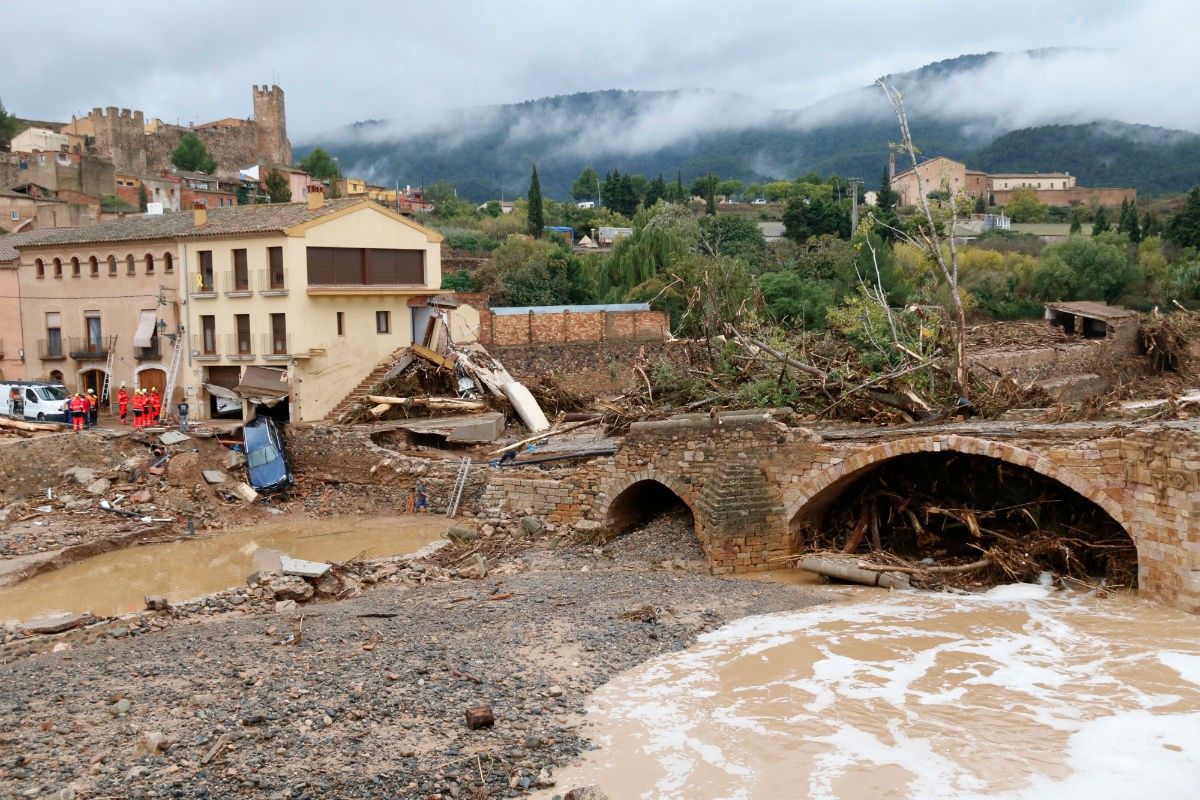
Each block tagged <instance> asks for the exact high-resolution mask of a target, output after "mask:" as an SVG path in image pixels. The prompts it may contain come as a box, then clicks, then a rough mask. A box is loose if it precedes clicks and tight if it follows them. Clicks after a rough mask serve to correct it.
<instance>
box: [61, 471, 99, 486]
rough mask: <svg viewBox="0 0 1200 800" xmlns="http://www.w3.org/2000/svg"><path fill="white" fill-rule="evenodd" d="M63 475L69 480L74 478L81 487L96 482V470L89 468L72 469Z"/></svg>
mask: <svg viewBox="0 0 1200 800" xmlns="http://www.w3.org/2000/svg"><path fill="white" fill-rule="evenodd" d="M63 474H64V475H65V476H66V477H68V478H74V479H75V482H76V483H78V484H79V485H80V486H87V485H88V484H89V483H91V482H92V481H94V480H96V470H94V469H89V468H87V467H71V468H70V469H69V470H67V471H66V472H65V473H63Z"/></svg>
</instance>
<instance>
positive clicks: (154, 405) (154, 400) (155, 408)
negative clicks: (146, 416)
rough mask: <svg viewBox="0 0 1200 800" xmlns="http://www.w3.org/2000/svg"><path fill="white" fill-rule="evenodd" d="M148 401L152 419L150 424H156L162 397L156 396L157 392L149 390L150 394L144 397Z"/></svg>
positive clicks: (160, 410) (160, 409)
mask: <svg viewBox="0 0 1200 800" xmlns="http://www.w3.org/2000/svg"><path fill="white" fill-rule="evenodd" d="M146 399H147V400H148V401H149V402H150V419H152V420H153V422H152V423H150V424H152V425H157V424H158V418H159V416H160V415H161V414H162V398H161V397H159V396H158V392H156V391H151V392H150V396H149V397H147V398H146Z"/></svg>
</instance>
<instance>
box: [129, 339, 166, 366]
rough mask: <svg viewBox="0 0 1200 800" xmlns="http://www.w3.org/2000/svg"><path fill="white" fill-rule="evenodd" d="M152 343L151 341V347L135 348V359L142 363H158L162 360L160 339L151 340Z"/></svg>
mask: <svg viewBox="0 0 1200 800" xmlns="http://www.w3.org/2000/svg"><path fill="white" fill-rule="evenodd" d="M150 341H151V345H150V346H149V347H135V348H133V357H134V358H136V359H139V360H142V361H145V360H154V361H157V360H158V359H160V358H162V350H160V349H159V346H158V345H159V340H158V338H157V337H156V338H154V339H151V340H150Z"/></svg>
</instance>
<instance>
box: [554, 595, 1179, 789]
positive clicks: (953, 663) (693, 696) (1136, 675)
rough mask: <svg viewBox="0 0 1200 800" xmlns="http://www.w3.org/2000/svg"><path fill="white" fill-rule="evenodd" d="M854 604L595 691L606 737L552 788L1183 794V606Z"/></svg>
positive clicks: (755, 622)
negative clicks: (585, 786)
mask: <svg viewBox="0 0 1200 800" xmlns="http://www.w3.org/2000/svg"><path fill="white" fill-rule="evenodd" d="M856 597H857V599H856V600H854V601H852V602H849V603H846V604H841V605H833V606H827V607H819V608H813V609H811V610H804V611H798V612H789V613H783V614H775V615H770V616H760V617H751V618H746V619H743V620H740V621H738V622H734V623H732V624H730V625H728V626H726V627H724V628H722V629H720V630H718V631H715V632H713V633H711V634H707V635H705V636H703V637H702V638H701V640H700V642H699V643H698V644H696V645H695V646H693V647H692V648H690V649H688V650H686V651H683V652H680V653H676V654H672V655H667V656H664V657H662V658H659V659H656V660H655V661H652V662H649V663H647V664H645V665H643V666H641V667H638V668H635V669H634V670H631V671H630V672H628V673H626V674H624V675H622V676H620V677H618V678H617V679H615V680H614V681H612V682H611V683H609V684H607V685H606V686H604V687H602V688H601V689H600V690H598V692H597V693H596V694H595V695H594V696H593V699H592V701H591V703H590V708H591V713H590V714H589V717H588V719H589V720H590V721H591V722H590V727H589V729H587V730H586V731H585V732H586V734H587V735H588V736H590V737H591V738H593V740H594V741H595V742H596V743H597V744H598V745H600V747H601V749H600V750H599V751H597V752H595V753H592V754H591V755H589V756H588V757H587V759H585V761H584V763H583V764H582V765H580V766H576V767H572V768H569V769H565V770H563V771H561V772H560V773H559V775H558V778H559V781H558V788H557V791H563V790H565V789H567V788H570V787H572V786H581V785H588V784H598V785H599V786H601V788H603V789H604V790H605V791H607V792H608V794H609V796H611V797H621V798H689V799H691V798H696V799H701V800H702V799H704V798H776V797H797V798H820V799H822V800H834V799H835V798H836V800H860V799H861V800H868V799H869V800H881V799H883V798H912V799H913V800H939V799H944V800H984V799H985V798H987V799H989V800H1016V799H1017V798H1045V797H1055V798H1060V799H1063V800H1074V799H1075V798H1080V799H1081V800H1082V799H1083V798H1087V799H1088V800H1096V799H1097V798H1110V797H1111V798H1115V797H1171V798H1174V797H1180V798H1182V797H1191V796H1194V794H1195V791H1196V786H1197V785H1200V784H1198V781H1200V622H1198V620H1197V618H1196V617H1194V616H1190V615H1188V614H1184V613H1182V612H1177V611H1172V610H1170V609H1167V608H1164V607H1162V606H1158V605H1154V604H1151V603H1148V602H1144V601H1141V600H1138V599H1137V598H1135V597H1132V596H1119V597H1111V598H1107V599H1098V598H1095V597H1091V596H1085V595H1080V594H1075V595H1069V594H1063V593H1053V592H1051V591H1049V590H1047V589H1044V588H1042V587H1040V586H1029V585H1016V586H1007V587H999V588H997V589H994V590H992V591H991V592H989V593H987V594H985V595H979V596H972V597H961V596H952V595H934V594H929V593H917V592H902V593H895V594H891V595H885V594H881V593H878V592H864V593H856ZM546 796H547V797H548V796H549V794H547V795H546Z"/></svg>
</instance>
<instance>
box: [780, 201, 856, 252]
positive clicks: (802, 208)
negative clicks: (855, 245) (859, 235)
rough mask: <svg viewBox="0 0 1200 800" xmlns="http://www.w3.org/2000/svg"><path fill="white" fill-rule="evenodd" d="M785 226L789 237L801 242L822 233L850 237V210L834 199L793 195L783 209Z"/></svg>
mask: <svg viewBox="0 0 1200 800" xmlns="http://www.w3.org/2000/svg"><path fill="white" fill-rule="evenodd" d="M783 227H784V231H785V232H786V234H787V237H788V238H789V239H791V240H792V241H793V242H797V243H799V244H803V243H804V242H806V241H808V239H809V238H811V237H813V236H821V235H822V234H831V235H833V236H839V237H841V238H843V239H849V238H850V211H849V209H848V208H846V205H845V204H844V203H839V202H835V201H833V200H822V199H819V198H818V199H815V200H813V199H809V198H803V197H793V198H792V199H791V200H788V202H787V205H786V206H785V207H784V209H783Z"/></svg>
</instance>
